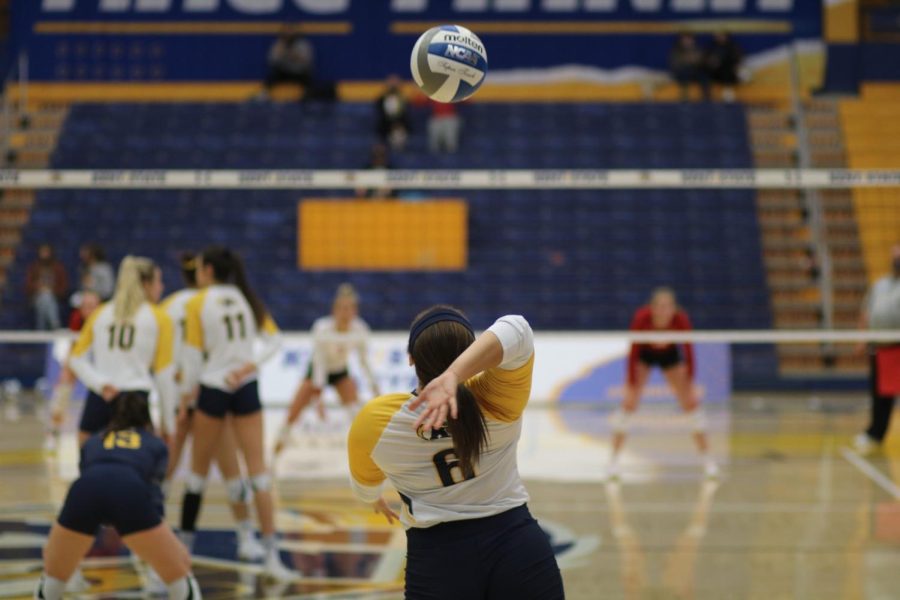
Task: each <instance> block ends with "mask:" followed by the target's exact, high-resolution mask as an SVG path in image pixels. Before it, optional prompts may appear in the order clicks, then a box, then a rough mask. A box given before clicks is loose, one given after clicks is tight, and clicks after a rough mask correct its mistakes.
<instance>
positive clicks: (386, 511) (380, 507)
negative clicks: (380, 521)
mask: <svg viewBox="0 0 900 600" xmlns="http://www.w3.org/2000/svg"><path fill="white" fill-rule="evenodd" d="M372 508H373V509H374V510H375V513H376V514H380V515H384V518H386V519H387V521H388V523H390V524H391V525H393V524H394V521H399V520H400V517H399V516H398V515H397V513H395V512H394V511H393V510H391V507H390V506H388V503H387V502H386V501H385V500H384V498H383V497H382V498H379V499H378V500H376V501H375V502H373V503H372Z"/></svg>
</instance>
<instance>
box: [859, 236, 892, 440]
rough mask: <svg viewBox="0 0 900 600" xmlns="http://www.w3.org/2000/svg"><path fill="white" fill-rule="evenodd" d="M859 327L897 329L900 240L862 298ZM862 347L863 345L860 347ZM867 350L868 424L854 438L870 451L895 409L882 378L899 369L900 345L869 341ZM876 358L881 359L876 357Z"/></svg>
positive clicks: (886, 430)
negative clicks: (886, 269) (883, 271)
mask: <svg viewBox="0 0 900 600" xmlns="http://www.w3.org/2000/svg"><path fill="white" fill-rule="evenodd" d="M859 327H860V329H900V244H894V245H893V247H891V273H890V274H888V275H885V276H884V277H882V278H881V279H879V280H878V281H876V282H875V284H874V285H873V286H872V288H871V289H870V290H869V292H868V293H867V294H866V298H865V300H864V301H863V306H862V311H861V314H860V323H859ZM864 349H865V347H864V346H863V348H862V350H864ZM868 354H869V394H870V397H871V401H870V404H869V407H870V409H869V427H868V428H867V429H866V430H865V431H864V432H862V433H860V434H859V435H857V436H856V438H855V439H854V445H855V446H856V449H857V450H859V451H860V452H862V453H867V452H870V451H872V450H873V449H874V448H875V447H877V446H879V445H880V444H881V443H882V442H883V441H884V436H885V435H887V432H888V427H889V426H890V424H891V414H892V413H893V412H894V400H895V399H896V396H895V392H894V390H887V389H886V388H888V387H889V386H885V385H883V383H884V382H883V381H882V379H888V378H891V375H893V377H894V378H896V374H897V373H898V372H900V345H898V344H896V343H894V344H881V345H878V344H872V345H871V346H870V347H869V348H868ZM879 358H880V359H881V360H879ZM888 371H890V372H888Z"/></svg>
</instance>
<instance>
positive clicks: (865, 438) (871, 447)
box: [853, 433, 878, 454]
mask: <svg viewBox="0 0 900 600" xmlns="http://www.w3.org/2000/svg"><path fill="white" fill-rule="evenodd" d="M853 448H854V449H855V450H856V451H857V452H859V453H860V454H869V453H871V452H874V451H875V450H876V449H877V448H878V442H876V441H875V440H873V439H872V438H870V437H869V434H867V433H860V434H858V435H857V436H856V437H855V438H853Z"/></svg>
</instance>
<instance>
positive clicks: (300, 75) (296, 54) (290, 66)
mask: <svg viewBox="0 0 900 600" xmlns="http://www.w3.org/2000/svg"><path fill="white" fill-rule="evenodd" d="M314 62H315V52H314V50H313V46H312V44H311V43H310V41H309V40H308V39H306V37H304V36H303V34H302V33H301V32H300V30H299V29H298V28H297V27H296V26H290V25H287V26H285V28H284V29H283V30H282V32H281V35H279V36H278V39H277V40H275V43H274V44H272V48H271V49H270V50H269V58H268V64H269V72H268V75H266V80H265V82H263V91H262V92H260V94H259V95H258V96H257V98H258V99H265V98H268V97H269V94H270V93H271V91H272V88H273V87H275V84H277V83H282V82H284V83H294V84H296V85H299V86H300V99H301V100H302V99H304V98H305V97H306V96H307V93H308V92H309V90H310V88H311V87H312V85H313V70H314Z"/></svg>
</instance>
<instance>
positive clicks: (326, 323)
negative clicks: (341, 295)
mask: <svg viewBox="0 0 900 600" xmlns="http://www.w3.org/2000/svg"><path fill="white" fill-rule="evenodd" d="M333 329H334V317H332V316H331V315H327V316H325V317H319V318H318V319H316V320H315V321H313V326H312V330H313V331H331V330H333Z"/></svg>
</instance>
